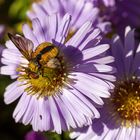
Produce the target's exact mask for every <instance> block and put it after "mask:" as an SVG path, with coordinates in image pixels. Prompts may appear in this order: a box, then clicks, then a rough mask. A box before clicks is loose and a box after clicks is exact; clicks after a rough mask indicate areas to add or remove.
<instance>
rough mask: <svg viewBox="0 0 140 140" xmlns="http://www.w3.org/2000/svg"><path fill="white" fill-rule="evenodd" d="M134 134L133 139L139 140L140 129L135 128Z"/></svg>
mask: <svg viewBox="0 0 140 140" xmlns="http://www.w3.org/2000/svg"><path fill="white" fill-rule="evenodd" d="M134 133H135V139H136V140H139V138H140V127H136V128H135V132H134Z"/></svg>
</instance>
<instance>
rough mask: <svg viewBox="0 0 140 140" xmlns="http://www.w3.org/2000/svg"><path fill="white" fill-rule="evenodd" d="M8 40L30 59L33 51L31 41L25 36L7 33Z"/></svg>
mask: <svg viewBox="0 0 140 140" xmlns="http://www.w3.org/2000/svg"><path fill="white" fill-rule="evenodd" d="M8 36H9V38H10V40H11V41H12V42H13V43H14V44H15V46H16V47H17V48H18V50H19V51H20V52H21V53H22V55H23V56H24V57H25V58H26V59H27V60H30V59H31V57H32V52H33V43H32V41H30V40H29V39H27V38H24V37H22V36H15V35H12V34H10V33H8Z"/></svg>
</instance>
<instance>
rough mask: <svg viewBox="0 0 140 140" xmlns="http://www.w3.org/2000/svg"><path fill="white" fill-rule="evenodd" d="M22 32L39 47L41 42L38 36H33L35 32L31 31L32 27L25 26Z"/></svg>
mask: <svg viewBox="0 0 140 140" xmlns="http://www.w3.org/2000/svg"><path fill="white" fill-rule="evenodd" d="M22 31H23V34H24V36H25V37H26V38H28V39H30V40H31V41H32V42H33V44H34V46H38V45H39V42H38V40H37V38H36V36H35V35H34V34H33V31H32V30H31V29H30V27H29V26H28V25H27V24H24V25H23V27H22Z"/></svg>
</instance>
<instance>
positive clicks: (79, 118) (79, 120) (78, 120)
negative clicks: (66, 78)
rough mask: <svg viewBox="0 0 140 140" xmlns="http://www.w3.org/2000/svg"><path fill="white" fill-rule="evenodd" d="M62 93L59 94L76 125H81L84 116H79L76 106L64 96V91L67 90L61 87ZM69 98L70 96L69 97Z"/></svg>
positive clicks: (83, 121)
mask: <svg viewBox="0 0 140 140" xmlns="http://www.w3.org/2000/svg"><path fill="white" fill-rule="evenodd" d="M63 90H64V91H63V95H62V96H60V98H61V100H62V101H63V102H64V104H65V106H66V107H67V109H68V110H69V111H70V113H71V115H72V116H73V119H74V120H75V122H76V124H77V126H78V127H82V126H83V124H84V123H86V122H85V118H83V116H81V115H80V114H79V113H77V112H79V111H78V110H77V109H76V107H75V106H73V105H72V104H71V103H70V102H69V100H68V99H67V98H66V97H65V95H64V93H65V94H66V93H67V90H65V89H63ZM69 98H70V97H69Z"/></svg>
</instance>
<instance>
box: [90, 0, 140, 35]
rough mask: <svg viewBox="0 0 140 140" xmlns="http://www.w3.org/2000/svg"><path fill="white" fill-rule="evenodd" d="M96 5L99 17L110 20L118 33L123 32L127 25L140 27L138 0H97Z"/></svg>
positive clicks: (139, 5) (139, 3) (139, 4)
mask: <svg viewBox="0 0 140 140" xmlns="http://www.w3.org/2000/svg"><path fill="white" fill-rule="evenodd" d="M93 3H94V2H93ZM96 6H97V7H98V8H100V11H101V12H100V15H101V18H103V19H104V20H105V21H110V22H111V23H112V26H113V27H115V28H114V30H116V31H117V32H118V33H119V34H123V31H124V29H125V27H126V26H128V25H129V26H131V27H133V28H134V27H135V28H139V27H140V18H139V17H140V10H139V7H140V1H139V0H99V1H97V4H96Z"/></svg>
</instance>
